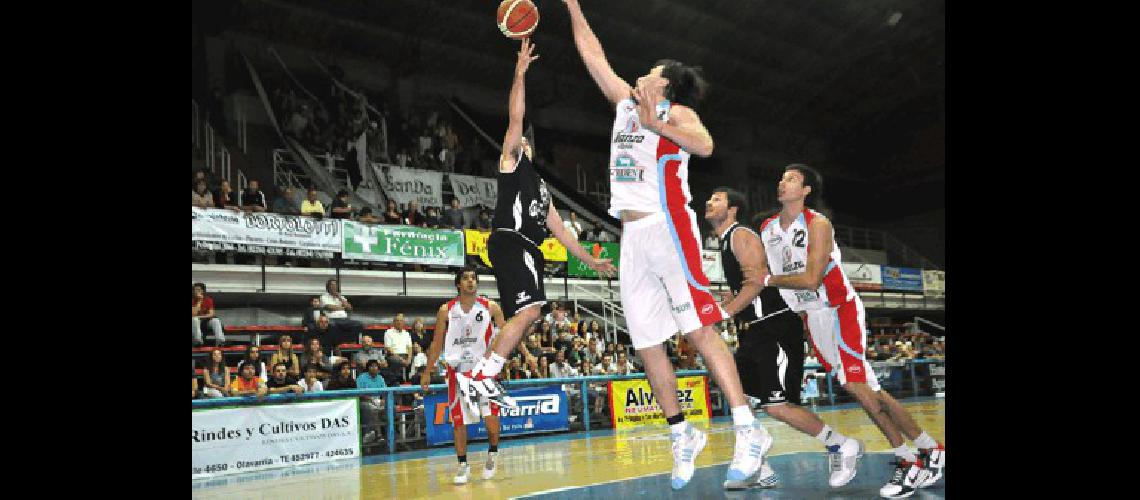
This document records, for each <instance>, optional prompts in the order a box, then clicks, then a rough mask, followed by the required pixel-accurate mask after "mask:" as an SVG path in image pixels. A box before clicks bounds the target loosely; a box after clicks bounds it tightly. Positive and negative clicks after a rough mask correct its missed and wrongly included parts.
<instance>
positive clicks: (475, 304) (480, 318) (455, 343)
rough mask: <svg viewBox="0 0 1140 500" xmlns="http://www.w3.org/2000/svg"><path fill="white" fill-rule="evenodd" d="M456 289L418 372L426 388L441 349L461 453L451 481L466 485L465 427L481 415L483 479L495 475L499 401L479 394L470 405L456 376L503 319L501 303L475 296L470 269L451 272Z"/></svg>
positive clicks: (438, 318) (440, 315) (474, 280)
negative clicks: (484, 457)
mask: <svg viewBox="0 0 1140 500" xmlns="http://www.w3.org/2000/svg"><path fill="white" fill-rule="evenodd" d="M455 288H456V289H457V290H458V292H459V296H458V297H455V298H454V299H451V300H450V301H448V302H447V303H446V304H444V305H442V306H439V312H437V313H436V317H435V332H436V333H435V336H433V337H432V339H431V347H429V348H428V355H427V358H428V359H427V365H426V366H425V367H424V370H423V374H422V375H420V385H421V386H422V388H423V390H424V392H425V393H426V392H428V385H429V384H430V382H431V372H432V371H433V370H434V367H435V363H436V360H437V359H439V356H440V353H441V352H442V354H443V362H444V364H445V365H446V366H447V405H448V411H449V412H450V413H451V425H452V427H454V431H455V454H456V455H457V456H458V457H459V470H458V472H456V474H455V484H464V483H466V482H467V474H468V472H470V467H469V466H468V464H467V426H468V425H472V424H475V423H477V422H479V417H480V416H482V417H485V418H486V419H487V437H488V441H490V444H491V446H490V448H489V449H488V452H487V464H486V466H485V467H484V468H483V479H491V478H492V477H494V476H495V456H496V455H497V454H498V451H499V405H497V404H495V403H494V402H493V401H490V400H488V399H487V398H480V399H479V400H478V401H477V404H474V405H472V404H469V403H470V402H469V401H467V398H466V397H465V396H464V394H463V393H464V391H463V390H462V387H461V385H462V384H464V383H466V382H465V380H460V379H457V378H456V373H457V372H463V371H467V370H471V369H472V368H474V366H475V364H476V363H477V362H478V361H479V360H481V359H483V355H484V354H485V353H486V352H487V350H488V346H490V345H491V339H492V338H493V337H494V336H495V331H496V328H495V327H502V326H503V323H504V321H503V311H502V309H500V308H499V304H496V303H495V302H494V301H492V300H489V299H487V298H485V297H479V296H478V295H476V292H478V289H479V276H478V275H477V274H475V270H474V269H472V268H470V267H465V268H463V269H460V270H459V272H458V273H457V274H456V275H455ZM429 411H430V410H429Z"/></svg>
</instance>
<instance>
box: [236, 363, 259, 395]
mask: <svg viewBox="0 0 1140 500" xmlns="http://www.w3.org/2000/svg"><path fill="white" fill-rule="evenodd" d="M254 370H255V368H254V365H253V363H245V364H243V365H240V366H239V367H238V377H237V378H235V379H234V381H233V382H232V383H231V384H230V396H254V395H256V396H257V397H258V398H262V397H265V395H266V394H267V393H268V391H269V390H268V388H266V386H265V381H264V380H262V379H261V378H260V377H258V376H257V373H256V372H255V371H254Z"/></svg>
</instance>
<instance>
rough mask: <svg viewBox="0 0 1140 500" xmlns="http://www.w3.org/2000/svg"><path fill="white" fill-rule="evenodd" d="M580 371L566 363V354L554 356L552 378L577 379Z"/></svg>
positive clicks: (559, 353) (558, 353)
mask: <svg viewBox="0 0 1140 500" xmlns="http://www.w3.org/2000/svg"><path fill="white" fill-rule="evenodd" d="M576 376H578V370H576V369H574V367H573V366H572V365H571V363H570V362H568V361H566V353H565V352H564V351H558V352H557V353H555V354H554V363H552V364H551V365H550V378H562V377H576Z"/></svg>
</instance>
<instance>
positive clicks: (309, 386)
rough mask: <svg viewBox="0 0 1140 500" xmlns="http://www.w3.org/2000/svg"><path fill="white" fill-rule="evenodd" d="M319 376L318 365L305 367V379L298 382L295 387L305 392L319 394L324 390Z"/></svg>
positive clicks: (319, 368) (319, 369)
mask: <svg viewBox="0 0 1140 500" xmlns="http://www.w3.org/2000/svg"><path fill="white" fill-rule="evenodd" d="M320 374H321V367H320V366H318V365H305V378H303V379H301V380H298V381H297V385H299V386H301V390H303V391H305V392H321V391H323V390H325V387H324V385H323V384H321V381H320V380H319V379H318V377H319V376H320Z"/></svg>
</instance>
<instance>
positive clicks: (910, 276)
mask: <svg viewBox="0 0 1140 500" xmlns="http://www.w3.org/2000/svg"><path fill="white" fill-rule="evenodd" d="M883 289H884V290H905V291H908V292H921V291H922V269H915V268H912V267H890V266H883Z"/></svg>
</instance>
